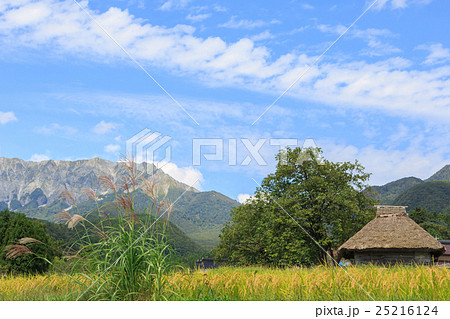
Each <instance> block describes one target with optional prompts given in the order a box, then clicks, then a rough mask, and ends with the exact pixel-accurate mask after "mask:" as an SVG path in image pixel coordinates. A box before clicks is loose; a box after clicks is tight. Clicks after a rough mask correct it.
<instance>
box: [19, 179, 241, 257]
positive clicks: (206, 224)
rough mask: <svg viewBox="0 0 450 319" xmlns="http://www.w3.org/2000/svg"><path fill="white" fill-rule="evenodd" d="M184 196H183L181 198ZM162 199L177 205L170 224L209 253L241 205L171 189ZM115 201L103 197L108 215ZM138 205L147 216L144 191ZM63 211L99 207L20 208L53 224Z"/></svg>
mask: <svg viewBox="0 0 450 319" xmlns="http://www.w3.org/2000/svg"><path fill="white" fill-rule="evenodd" d="M183 192H184V194H183ZM181 194H183V195H182V196H180V195H181ZM163 198H165V201H166V202H168V203H175V204H174V206H173V209H172V212H171V214H170V221H171V222H172V223H173V224H174V225H175V226H177V227H178V228H179V229H180V230H181V231H182V232H183V233H185V234H186V235H187V236H188V237H189V239H190V240H194V241H195V242H196V243H198V244H199V245H200V246H201V247H202V248H204V249H206V250H211V249H212V248H214V247H215V246H216V245H217V243H218V241H219V233H220V230H221V229H222V227H223V225H224V224H225V222H227V221H228V220H229V219H230V211H231V208H232V207H235V206H238V205H239V203H238V202H236V201H235V200H232V199H231V198H229V197H227V196H225V195H223V194H220V193H218V192H214V191H210V192H194V191H183V190H181V189H179V188H172V187H171V188H169V190H168V193H167V195H165V197H163V196H161V197H160V200H162V199H163ZM114 200H115V197H114V195H113V194H105V195H103V196H101V201H100V203H101V204H102V205H103V206H104V209H103V210H104V211H106V212H107V213H108V214H112V215H114V214H115V210H116V209H115V205H113V202H114ZM135 205H136V209H137V210H138V211H139V212H144V211H145V209H146V208H147V207H148V206H149V197H148V196H147V195H146V194H144V193H143V192H142V191H140V190H137V191H136V194H135ZM61 210H68V211H69V212H70V213H72V214H74V213H78V214H81V215H84V214H87V213H89V212H92V211H95V210H96V203H95V201H94V200H88V201H83V202H81V203H79V204H78V206H77V208H75V207H69V205H68V204H66V203H64V202H61V201H59V202H55V203H54V204H52V205H47V206H42V207H30V208H27V207H22V208H21V211H23V212H24V213H25V214H26V215H27V216H29V217H33V218H38V219H42V220H47V221H52V222H54V221H55V217H54V216H55V214H57V213H59V212H61ZM162 212H163V211H161V212H160V213H162Z"/></svg>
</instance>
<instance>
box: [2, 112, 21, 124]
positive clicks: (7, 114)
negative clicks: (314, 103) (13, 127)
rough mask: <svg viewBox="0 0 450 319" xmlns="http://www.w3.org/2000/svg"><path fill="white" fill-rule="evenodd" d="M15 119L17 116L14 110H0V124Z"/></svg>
mask: <svg viewBox="0 0 450 319" xmlns="http://www.w3.org/2000/svg"><path fill="white" fill-rule="evenodd" d="M15 121H17V117H16V116H15V115H14V112H1V111H0V124H6V123H9V122H15Z"/></svg>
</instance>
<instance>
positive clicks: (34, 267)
mask: <svg viewBox="0 0 450 319" xmlns="http://www.w3.org/2000/svg"><path fill="white" fill-rule="evenodd" d="M0 234H1V235H2V237H1V238H0V268H2V269H3V270H4V271H6V272H8V273H42V272H45V271H46V270H47V269H48V268H49V266H50V264H49V263H48V260H52V259H53V258H54V257H55V256H57V255H59V251H58V249H57V248H56V246H55V243H54V242H53V240H52V239H51V238H50V236H49V235H48V234H47V233H46V229H45V224H44V223H42V222H39V221H37V220H31V219H29V218H27V217H26V216H25V215H24V214H21V213H14V214H13V213H10V212H9V211H8V210H5V211H3V212H0ZM22 238H33V239H34V240H36V242H34V243H30V244H31V245H32V246H33V247H32V253H29V254H24V255H22V256H19V257H16V258H8V257H7V253H8V250H7V249H6V247H7V246H9V245H17V244H18V243H19V240H20V239H22Z"/></svg>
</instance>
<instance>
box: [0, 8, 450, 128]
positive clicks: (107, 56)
mask: <svg viewBox="0 0 450 319" xmlns="http://www.w3.org/2000/svg"><path fill="white" fill-rule="evenodd" d="M36 3H40V4H42V5H44V6H45V7H47V8H48V9H49V10H50V11H51V14H50V15H49V16H46V17H45V18H43V17H44V16H45V15H39V14H38V15H36V14H34V15H33V19H31V18H30V19H29V23H28V24H27V25H23V22H24V21H17V18H12V17H14V14H13V13H14V12H15V10H19V9H21V8H24V7H27V6H28V5H30V4H28V3H27V2H23V3H22V4H20V3H19V4H17V5H15V6H9V5H4V6H0V43H2V44H4V47H5V48H10V49H11V48H12V47H13V46H28V47H32V48H40V47H46V48H47V50H51V49H52V48H53V49H54V50H55V52H58V53H66V54H69V55H75V54H76V55H77V57H84V58H91V59H92V58H94V59H97V60H99V61H100V60H101V61H106V62H108V61H111V60H113V61H115V60H122V59H123V52H121V50H120V48H118V47H117V46H116V45H115V44H114V42H113V41H111V39H109V38H108V37H107V36H106V35H105V34H104V33H103V32H102V31H101V30H100V29H99V28H97V27H96V26H95V25H94V24H93V22H92V21H91V20H90V18H89V17H88V16H87V15H86V14H85V13H84V12H82V11H81V10H80V9H79V8H78V7H77V6H76V4H74V3H73V2H72V1H55V0H45V1H44V0H43V1H40V2H35V3H34V4H36ZM396 5H397V6H399V5H400V3H397V4H396ZM42 10H43V9H42ZM31 11H32V10H31ZM44 11H45V10H44ZM1 13H3V15H1ZM90 14H91V15H93V16H94V17H95V19H96V20H97V21H99V23H100V24H101V25H102V26H103V27H104V28H105V29H107V30H108V32H109V33H110V34H112V35H113V36H114V38H116V39H117V41H119V42H120V43H121V44H122V45H123V46H124V47H126V48H127V50H128V51H129V52H130V53H131V54H132V55H133V56H134V57H135V58H136V59H137V60H139V61H142V63H143V64H145V65H151V66H157V67H159V68H163V69H168V70H172V71H173V72H182V73H183V74H192V75H195V76H197V78H198V79H199V80H202V81H204V82H205V83H208V85H217V86H235V87H239V88H247V89H250V90H254V91H259V92H264V93H272V94H274V95H277V94H280V93H281V92H283V91H284V90H285V89H286V88H287V87H289V86H290V85H291V84H292V83H293V82H294V81H295V80H296V79H297V78H298V76H299V75H300V74H302V72H303V71H304V70H305V68H306V67H305V65H309V64H311V63H312V62H313V61H314V60H315V57H314V56H308V55H306V54H302V53H301V52H300V53H297V52H295V53H294V52H291V53H286V54H284V55H280V56H278V57H274V56H272V53H271V51H270V50H269V49H268V48H267V47H265V46H258V45H255V42H254V41H252V40H251V39H248V38H243V39H240V40H239V41H237V42H234V43H227V42H225V41H224V40H222V39H221V38H219V37H209V38H200V37H196V36H195V35H194V33H195V29H194V28H193V27H191V26H186V25H177V26H175V27H172V28H167V27H164V26H157V25H150V24H147V23H145V22H143V20H140V19H137V18H135V17H134V16H132V15H131V14H130V13H129V12H128V11H122V10H120V9H118V8H110V9H109V10H107V11H106V12H103V13H101V12H98V11H92V10H90ZM230 21H232V22H235V25H238V26H239V27H256V26H260V25H262V24H263V23H266V22H264V21H256V22H255V21H249V20H247V21H245V20H241V21H244V22H242V23H241V22H240V21H237V20H236V18H232V20H230ZM272 22H273V23H277V21H276V20H274V21H272ZM338 27H339V26H338ZM325 29H326V28H325ZM362 31H364V33H360V34H358V33H357V32H354V33H353V35H354V36H355V37H357V36H359V37H363V35H371V36H372V37H375V39H378V38H377V37H380V36H388V35H384V34H383V32H384V33H385V31H383V30H381V31H380V30H376V29H369V30H362ZM370 45H371V46H372V48H373V49H372V50H371V51H377V48H379V49H383V50H386V52H389V51H391V52H395V50H396V48H393V47H389V46H386V45H385V44H384V43H383V42H380V41H378V42H377V41H373V42H372V43H371V44H370ZM328 61H329V60H328ZM449 74H450V66H448V65H442V66H439V67H438V66H434V67H433V68H430V69H428V70H423V69H422V70H414V68H413V65H412V62H411V61H408V60H405V59H401V58H391V59H386V60H380V61H378V62H375V63H369V62H365V61H356V62H346V61H345V60H344V61H339V62H336V63H333V62H327V63H325V62H321V63H320V64H319V65H318V66H316V67H314V68H312V69H311V70H310V71H309V72H308V73H307V74H306V75H305V76H304V77H303V78H302V79H301V81H299V83H297V84H296V85H295V86H294V87H293V88H292V89H291V90H290V91H289V92H288V95H290V96H292V97H294V98H298V99H301V100H309V101H314V102H321V103H326V104H328V105H332V106H336V107H342V106H346V107H353V108H357V109H362V110H370V109H377V110H383V111H385V112H388V113H390V114H397V115H402V116H415V117H419V118H424V117H427V118H430V117H431V118H434V119H440V120H443V121H448V120H450V80H449ZM264 118H265V117H264Z"/></svg>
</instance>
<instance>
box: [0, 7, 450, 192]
mask: <svg viewBox="0 0 450 319" xmlns="http://www.w3.org/2000/svg"><path fill="white" fill-rule="evenodd" d="M372 3H373V1H356V0H347V1H342V0H334V1H333V0H323V1H320V0H316V1H312V0H310V1H284V0H280V1H276V2H275V1H243V2H242V1H239V2H238V1H197V0H168V1H167V0H161V1H140V0H130V1H127V0H121V1H119V0H116V1H99V0H92V1H89V2H88V1H80V2H79V5H80V6H81V7H82V8H83V9H84V10H82V9H81V8H80V6H78V5H77V3H76V2H75V1H74V0H65V1H57V0H41V1H30V0H16V1H9V0H1V1H0V43H1V48H2V50H1V52H0V97H1V98H0V156H3V157H18V158H22V159H25V160H35V161H38V160H46V159H54V160H75V159H82V158H92V157H95V156H98V157H102V158H105V159H109V160H114V161H116V160H118V159H119V158H120V155H121V154H125V153H126V140H127V139H130V138H131V137H132V136H133V135H135V134H137V133H138V132H140V131H141V130H142V129H144V128H148V129H150V130H151V131H153V132H159V133H161V134H162V136H169V137H171V139H170V141H169V142H167V143H166V144H165V145H164V147H162V148H161V149H160V150H159V151H158V152H156V160H158V161H160V160H162V159H163V156H164V155H165V150H166V149H167V148H170V150H171V157H170V160H171V162H170V163H169V164H167V165H166V166H165V167H164V168H163V170H165V171H166V172H167V173H169V174H171V175H172V176H174V177H175V178H177V179H179V180H181V181H184V182H186V183H188V184H191V183H194V182H195V181H196V180H197V179H199V182H197V183H196V185H195V186H196V187H198V188H200V189H202V190H217V191H219V192H222V193H224V194H226V195H228V196H230V197H232V198H235V199H238V197H240V198H243V197H245V194H252V193H253V192H254V190H255V187H256V186H257V185H256V184H255V182H254V181H253V179H255V180H256V181H258V182H259V181H260V180H261V179H262V178H263V177H264V176H266V175H267V174H268V173H270V172H273V171H274V165H275V161H274V156H275V154H276V153H277V151H278V149H279V146H278V145H277V144H280V143H281V144H283V143H286V141H288V140H286V139H290V140H289V141H288V142H292V141H295V142H296V143H297V144H298V145H299V146H301V145H303V141H304V140H305V139H313V140H314V141H315V143H316V145H317V146H319V147H321V148H322V149H323V151H324V155H325V157H326V158H328V159H330V160H332V161H354V160H355V159H358V161H360V162H361V163H362V164H363V165H364V166H365V167H366V171H367V172H369V173H372V177H371V181H370V183H371V184H372V185H377V184H383V183H386V182H389V181H392V180H395V179H397V178H401V177H405V176H417V177H420V178H427V177H428V176H430V175H431V174H432V173H434V172H435V171H437V170H438V169H440V168H441V167H443V166H444V165H446V164H449V163H450V148H449V146H450V130H449V129H448V125H449V123H450V37H449V36H448V30H450V20H449V19H448V12H450V2H448V1H444V0H441V1H439V0H379V1H377V2H376V3H375V4H374V5H373V6H372V7H371V8H370V9H369V10H368V11H367V12H366V13H365V14H364V15H363V16H362V17H361V19H359V20H358V21H357V22H356V23H355V24H354V25H353V26H352V28H350V29H349V30H348V32H345V31H346V29H347V27H348V26H350V25H352V23H353V22H354V21H355V20H356V19H357V18H358V17H359V16H360V15H361V14H362V13H363V12H364V11H365V10H366V9H367V8H368V7H369V6H371V5H372ZM99 25H100V26H101V27H99ZM344 32H345V34H344V35H343V36H342V37H341V38H340V39H339V40H338V41H337V42H336V43H335V44H334V45H332V44H333V42H334V41H335V40H336V39H338V37H340V36H341V35H342V34H343V33H344ZM106 33H108V34H109V36H108V35H107V34H106ZM119 45H120V46H121V47H122V48H123V49H124V50H122V49H121V47H120V46H119ZM330 45H332V46H331V48H329V47H330ZM327 48H329V50H328V51H326V50H327ZM124 51H126V52H127V53H125V52H124ZM325 51H326V53H325V54H324V55H323V56H321V55H322V54H323V53H324V52H325ZM319 57H320V59H318V58H319ZM133 59H134V61H133ZM138 64H139V65H140V66H142V68H144V69H145V70H146V71H147V72H148V74H146V73H145V72H144V71H143V70H142V69H141V68H140V67H139V66H138ZM149 75H151V77H153V79H154V80H155V81H156V82H158V83H159V85H161V87H163V88H164V90H165V91H166V92H168V93H169V94H170V96H171V97H172V98H173V99H172V98H171V97H169V95H168V94H166V93H165V92H164V90H163V89H162V88H161V87H160V86H158V85H157V84H156V83H155V81H154V80H153V79H151V78H150V77H149ZM296 80H298V81H297V82H295V81H296ZM294 82H295V85H293V86H292V87H291V88H290V89H289V90H288V91H287V92H286V93H285V94H284V95H283V96H282V97H281V98H280V99H279V100H277V98H279V97H280V95H282V93H283V92H284V91H285V90H286V89H287V88H288V87H290V86H291V85H292V84H293V83H294ZM276 100H277V102H276V103H275V104H273V102H274V101H276ZM272 104H273V106H271V105H272ZM266 110H267V111H266ZM265 111H266V112H265ZM264 112H265V113H264ZM263 113H264V115H262V114H263ZM261 115H262V116H261ZM257 119H258V120H257ZM255 120H257V121H256V123H254V122H255ZM252 123H254V124H252ZM198 139H203V140H204V141H205V140H207V139H209V141H210V142H211V141H213V142H214V143H217V141H222V142H221V143H222V144H221V145H223V150H224V151H223V156H222V157H220V156H219V157H220V158H219V160H208V159H207V158H205V157H204V155H205V154H207V153H211V152H212V151H213V149H212V147H207V146H204V147H203V148H201V150H202V152H203V153H201V156H202V160H201V165H193V164H194V163H193V157H195V154H194V152H193V143H194V144H195V142H193V141H194V140H197V141H198ZM309 141H311V140H309ZM249 143H250V144H249ZM258 143H260V144H258ZM271 144H274V145H271ZM234 145H236V148H234ZM249 145H250V148H251V146H252V145H256V146H253V147H254V149H257V150H258V154H260V156H261V158H262V159H263V160H264V162H265V165H261V161H257V158H255V156H256V155H255V154H256V153H251V152H249ZM259 146H261V147H260V148H259ZM230 147H231V149H232V150H234V149H236V151H235V152H234V151H233V152H231V153H230V152H229V148H230ZM233 154H236V156H235V157H236V161H235V162H236V165H230V164H229V163H230V158H233V157H234V155H233ZM253 155H255V156H253ZM248 156H249V158H248V159H247V160H246V158H247V157H248ZM231 162H233V161H231ZM242 162H244V163H245V164H246V165H244V164H242ZM239 195H240V196H239Z"/></svg>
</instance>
